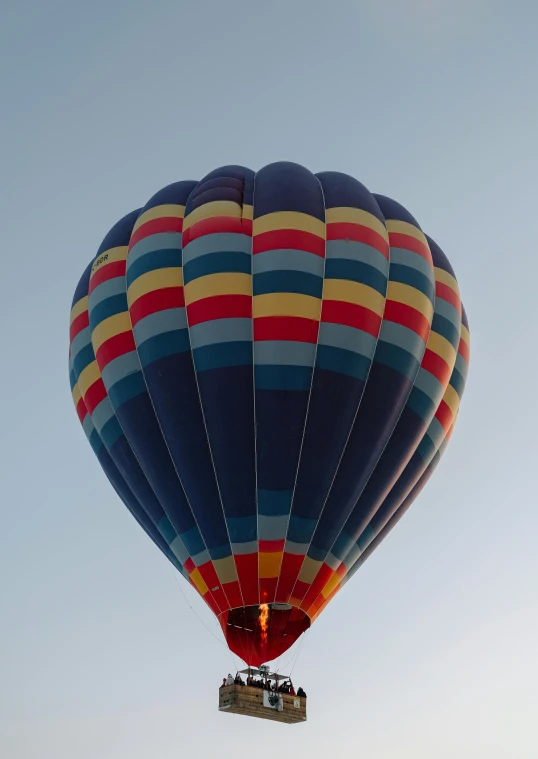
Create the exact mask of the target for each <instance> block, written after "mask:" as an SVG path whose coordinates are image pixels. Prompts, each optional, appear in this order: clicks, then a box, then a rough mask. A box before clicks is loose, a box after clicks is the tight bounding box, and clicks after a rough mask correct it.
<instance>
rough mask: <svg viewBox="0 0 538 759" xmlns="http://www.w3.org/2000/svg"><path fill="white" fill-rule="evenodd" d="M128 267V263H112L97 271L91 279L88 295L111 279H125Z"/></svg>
mask: <svg viewBox="0 0 538 759" xmlns="http://www.w3.org/2000/svg"><path fill="white" fill-rule="evenodd" d="M126 266H127V262H126V261H112V262H111V263H109V264H105V265H104V266H100V267H99V268H98V269H96V270H95V272H94V273H93V274H92V276H91V278H90V286H89V288H88V295H89V294H90V293H92V292H93V291H94V290H95V288H96V287H99V285H102V284H103V282H107V281H108V280H109V279H114V278H115V277H124V276H125V269H126Z"/></svg>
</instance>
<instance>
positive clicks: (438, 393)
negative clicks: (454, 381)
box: [415, 368, 444, 403]
mask: <svg viewBox="0 0 538 759" xmlns="http://www.w3.org/2000/svg"><path fill="white" fill-rule="evenodd" d="M415 387H417V388H418V389H419V390H421V391H422V392H423V393H425V394H426V395H427V396H428V398H431V400H432V401H435V400H437V403H439V401H440V400H441V398H442V397H443V393H444V387H443V385H442V384H441V383H440V382H439V380H438V379H437V377H435V376H434V375H433V374H431V373H430V372H429V371H427V370H426V369H423V368H421V369H419V371H418V374H417V377H416V379H415Z"/></svg>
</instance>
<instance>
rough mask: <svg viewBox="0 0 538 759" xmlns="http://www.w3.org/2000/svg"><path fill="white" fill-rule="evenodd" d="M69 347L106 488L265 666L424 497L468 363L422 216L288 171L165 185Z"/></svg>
mask: <svg viewBox="0 0 538 759" xmlns="http://www.w3.org/2000/svg"><path fill="white" fill-rule="evenodd" d="M70 338H71V344H70V379H71V388H72V393H73V399H74V402H75V406H76V409H77V413H78V416H79V419H80V421H81V423H82V425H83V427H84V430H85V433H86V435H87V437H88V440H89V442H90V444H91V446H92V448H93V449H94V452H95V453H96V455H97V457H98V459H99V462H100V464H101V466H102V468H103V470H104V472H105V474H106V475H107V477H108V479H109V480H110V482H111V484H112V486H113V488H114V489H115V490H116V492H117V494H118V496H119V497H120V498H121V500H122V501H123V502H124V503H125V505H126V506H127V508H128V509H129V510H130V512H131V513H132V514H133V516H134V517H135V519H136V520H137V521H138V522H139V524H140V525H141V527H142V528H143V529H144V530H145V531H146V533H147V534H148V535H149V537H150V538H151V539H152V540H153V541H154V542H155V544H156V545H157V546H158V547H159V548H160V549H161V551H162V552H163V553H164V554H165V555H166V556H167V557H168V558H169V560H170V561H171V562H172V563H173V564H174V566H175V567H176V568H177V569H178V570H179V571H180V572H181V574H183V575H184V577H185V578H186V579H187V580H188V581H189V582H190V583H191V585H193V586H194V587H195V588H196V590H197V591H198V592H199V594H200V595H201V596H202V598H203V599H204V601H205V602H206V603H207V604H208V606H209V607H210V608H211V609H212V610H213V612H214V613H215V614H216V615H217V617H218V619H219V622H220V624H221V626H222V629H223V632H224V635H225V637H226V640H227V642H228V645H229V647H230V648H231V649H232V650H233V651H234V652H235V653H237V654H238V655H239V656H240V657H241V658H242V659H244V660H245V661H246V662H247V663H249V664H252V665H259V664H260V663H262V662H264V661H269V660H271V659H274V658H275V657H277V656H279V655H280V654H281V653H282V652H284V651H285V650H286V649H287V648H289V647H290V646H291V645H292V643H294V642H295V640H297V638H298V637H299V636H300V635H301V634H302V633H303V632H304V631H305V630H306V629H307V628H308V627H309V626H310V624H311V623H312V621H313V620H314V619H315V618H316V617H317V616H318V615H319V613H320V612H321V611H322V610H323V608H324V607H325V606H326V605H327V603H328V602H329V601H330V600H331V599H332V598H333V597H334V595H335V594H336V593H337V592H338V590H339V589H340V588H341V587H342V585H343V584H345V582H346V581H347V579H348V578H349V577H350V576H351V575H352V574H353V573H354V571H356V570H357V569H358V567H359V566H360V565H361V564H362V562H363V561H364V559H365V558H366V557H367V556H368V555H369V554H370V553H371V552H372V550H373V549H374V548H375V547H376V546H377V545H378V544H379V542H380V541H381V540H382V539H383V537H384V536H385V535H386V534H387V532H388V531H389V530H390V529H391V528H392V526H393V525H394V524H396V522H397V521H398V520H399V519H400V518H401V516H402V515H403V513H404V512H405V511H406V509H407V508H408V507H409V505H410V503H411V502H412V501H413V499H414V498H415V497H416V495H417V494H418V493H419V492H420V490H421V489H422V487H423V486H424V484H425V482H426V481H427V479H428V478H429V477H430V475H431V473H432V471H433V469H434V468H435V466H436V464H437V462H438V460H439V458H440V456H441V455H442V452H443V450H444V447H445V446H446V443H447V442H448V439H449V437H450V434H451V432H452V428H453V425H454V422H455V419H456V415H457V412H458V406H459V402H460V399H461V395H462V392H463V388H464V384H465V377H466V372H467V364H468V359H469V332H468V324H467V321H466V317H465V313H464V311H463V309H462V306H461V301H460V295H459V289H458V284H457V281H456V278H455V275H454V271H453V270H452V267H451V265H450V263H449V262H448V260H447V258H446V256H445V255H444V253H443V252H442V250H441V249H440V248H439V246H438V245H436V243H435V242H434V241H433V240H432V239H431V238H429V237H427V236H426V235H425V234H424V233H423V231H422V230H421V228H420V226H419V224H418V222H417V221H416V220H415V219H414V218H413V216H411V214H410V213H409V212H408V211H407V210H406V209H405V208H403V207H402V206H401V205H399V204H398V203H397V202H395V201H394V200H391V199H389V198H387V197H385V196H380V195H372V194H371V193H370V192H369V191H368V190H367V189H366V188H365V187H364V186H363V185H362V184H360V183H359V182H358V181H357V180H355V179H354V178H352V177H350V176H348V175H345V174H341V173H337V172H325V173H321V174H317V175H314V174H312V173H311V172H309V171H308V170H307V169H305V168H303V167H301V166H299V165H297V164H292V163H284V162H282V163H275V164H271V165H269V166H266V167H265V168H263V169H262V170H261V171H258V172H257V173H254V172H253V171H251V170H249V169H247V168H244V167H241V166H225V167H222V168H219V169H216V170H215V171H213V172H211V173H210V174H208V175H207V176H206V177H205V178H204V179H203V180H202V181H200V182H195V181H183V182H177V183H174V184H171V185H169V186H168V187H165V188H164V189H163V190H161V191H160V192H158V193H157V194H156V195H154V196H153V197H152V198H151V199H150V200H149V201H148V203H147V204H146V205H145V206H144V207H143V208H141V209H138V210H136V211H133V212H132V213H130V214H128V215H127V216H125V217H124V218H122V219H121V220H120V221H119V222H118V223H117V224H116V225H115V226H114V227H113V228H112V229H111V230H110V232H109V233H108V234H107V236H106V237H105V239H104V240H103V243H102V244H101V246H100V248H99V249H98V251H97V254H96V256H95V258H94V259H93V261H92V262H90V265H89V266H88V267H87V269H86V270H85V272H84V273H83V275H82V277H81V279H80V282H79V284H78V286H77V288H76V291H75V295H74V298H73V306H72V311H71V334H70Z"/></svg>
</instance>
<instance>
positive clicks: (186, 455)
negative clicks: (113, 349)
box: [144, 330, 231, 553]
mask: <svg viewBox="0 0 538 759" xmlns="http://www.w3.org/2000/svg"><path fill="white" fill-rule="evenodd" d="M184 332H186V330H184ZM144 376H145V379H146V383H147V385H148V389H149V392H150V395H151V399H152V401H153V406H154V408H155V413H156V414H157V418H158V419H159V420H160V423H161V428H162V431H163V435H164V437H165V439H166V442H167V445H168V450H169V451H170V455H171V457H172V460H173V461H174V464H175V466H176V469H177V472H178V474H179V477H180V479H181V482H182V485H183V488H184V490H185V493H186V495H187V498H188V499H189V503H190V505H191V508H192V510H193V512H194V514H195V517H196V521H197V523H198V527H199V528H200V532H201V534H202V537H203V538H204V540H205V542H206V545H207V547H208V549H209V550H210V551H211V549H212V548H216V547H219V546H222V545H225V544H228V542H229V541H228V533H227V531H226V524H225V522H224V514H223V511H222V504H221V502H220V497H219V493H218V489H217V484H216V482H215V473H214V470H213V464H212V461H211V454H210V451H209V446H208V442H207V435H206V431H205V426H204V419H203V416H202V411H201V409H200V401H199V396H198V387H197V385H196V380H195V376H194V368H193V364H192V356H191V354H190V352H188V353H179V354H175V355H171V356H166V357H164V358H161V359H159V360H157V361H155V362H153V363H152V364H150V365H149V366H145V367H144ZM230 553H231V550H230Z"/></svg>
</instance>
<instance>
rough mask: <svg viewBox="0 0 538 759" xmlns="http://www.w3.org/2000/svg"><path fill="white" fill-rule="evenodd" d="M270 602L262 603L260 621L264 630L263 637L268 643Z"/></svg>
mask: <svg viewBox="0 0 538 759" xmlns="http://www.w3.org/2000/svg"><path fill="white" fill-rule="evenodd" d="M268 621H269V604H260V616H259V617H258V622H259V623H260V628H261V631H262V639H263V640H264V642H265V643H267V631H268V629H269V624H268Z"/></svg>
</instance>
